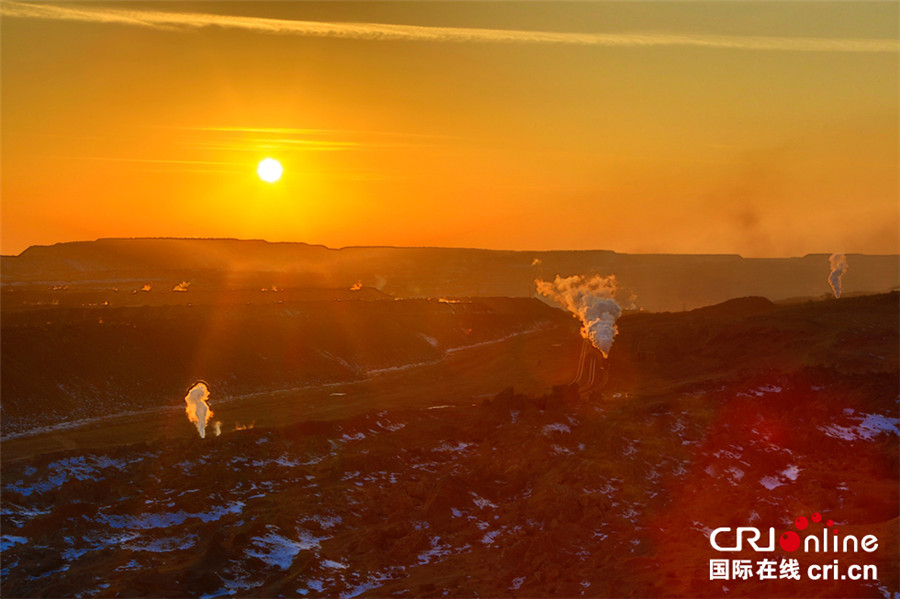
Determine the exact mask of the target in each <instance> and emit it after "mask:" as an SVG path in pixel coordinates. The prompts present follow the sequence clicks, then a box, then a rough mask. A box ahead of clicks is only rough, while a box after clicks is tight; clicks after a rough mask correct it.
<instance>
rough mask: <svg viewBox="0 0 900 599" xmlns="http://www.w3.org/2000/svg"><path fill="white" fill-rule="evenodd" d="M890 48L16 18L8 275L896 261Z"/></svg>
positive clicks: (226, 18)
mask: <svg viewBox="0 0 900 599" xmlns="http://www.w3.org/2000/svg"><path fill="white" fill-rule="evenodd" d="M898 27H900V5H898V4H897V3H894V2H885V3H879V2H867V1H862V2H837V1H828V2H818V1H788V2H768V1H761V2H740V1H728V2H726V1H719V2H699V1H696V2H684V3H682V2H677V1H672V2H643V1H630V2H471V1H470V2H418V3H407V2H378V1H375V2H365V3H352V2H326V3H314V2H252V3H250V2H127V3H124V2H119V3H115V2H84V3H77V2H70V3H23V2H14V1H6V0H4V1H3V2H2V4H0V44H2V48H0V49H2V53H0V84H2V85H0V94H2V97H0V100H2V103H0V143H2V146H0V150H2V153H0V252H2V253H3V254H5V255H9V254H17V253H19V252H21V251H23V250H24V249H25V248H27V247H28V246H30V245H35V244H41V245H46V244H52V243H56V242H62V241H75V240H88V239H96V238H100V237H163V236H165V237H236V238H254V239H267V240H270V241H303V242H308V243H320V244H325V245H328V246H331V247H343V246H349V245H397V246H444V247H480V248H492V249H521V250H547V249H610V250H615V251H618V252H633V253H737V254H741V255H743V256H746V257H750V256H753V257H778V256H802V255H805V254H807V253H814V252H828V253H831V252H854V253H855V252H861V253H870V254H888V253H898V251H900V186H898V165H900V154H898V147H900V142H898V135H900V133H898V132H900V116H898V111H900V109H898V104H900V93H898V92H900V85H898V73H900V68H898V67H900V65H898V63H900V44H898V37H900V36H898ZM267 157H271V158H275V159H277V160H279V161H280V162H281V163H282V165H283V167H284V173H283V176H282V178H281V179H280V180H279V181H278V182H276V183H266V182H264V181H261V180H260V179H259V177H258V176H257V174H256V167H257V164H258V163H259V161H260V160H262V159H264V158H267Z"/></svg>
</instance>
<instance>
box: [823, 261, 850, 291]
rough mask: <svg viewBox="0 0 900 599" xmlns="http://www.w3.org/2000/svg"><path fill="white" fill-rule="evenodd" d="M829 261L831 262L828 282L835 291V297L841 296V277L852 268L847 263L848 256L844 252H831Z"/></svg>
mask: <svg viewBox="0 0 900 599" xmlns="http://www.w3.org/2000/svg"><path fill="white" fill-rule="evenodd" d="M828 261H829V262H831V273H829V275H828V284H829V285H831V290H832V291H834V297H836V298H837V297H841V277H843V276H844V273H845V272H847V269H848V268H850V267H849V266H848V265H847V257H846V256H845V255H844V254H831V257H830V258H828Z"/></svg>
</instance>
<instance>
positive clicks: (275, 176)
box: [256, 158, 284, 183]
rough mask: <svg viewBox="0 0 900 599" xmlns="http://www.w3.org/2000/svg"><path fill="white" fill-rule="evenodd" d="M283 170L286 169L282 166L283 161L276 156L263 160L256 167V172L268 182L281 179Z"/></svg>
mask: <svg viewBox="0 0 900 599" xmlns="http://www.w3.org/2000/svg"><path fill="white" fill-rule="evenodd" d="M283 171H284V169H283V168H281V163H280V162H278V161H277V160H275V159H274V158H266V159H264V160H261V161H260V163H259V166H257V167H256V174H257V175H259V178H260V179H262V180H263V181H265V182H266V183H274V182H275V181H278V180H279V179H281V173H282V172H283Z"/></svg>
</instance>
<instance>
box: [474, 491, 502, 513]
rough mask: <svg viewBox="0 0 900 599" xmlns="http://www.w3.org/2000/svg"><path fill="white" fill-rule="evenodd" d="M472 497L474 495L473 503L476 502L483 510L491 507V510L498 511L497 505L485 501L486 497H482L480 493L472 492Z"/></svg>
mask: <svg viewBox="0 0 900 599" xmlns="http://www.w3.org/2000/svg"><path fill="white" fill-rule="evenodd" d="M470 495H472V501H474V502H475V505H477V506H478V507H480V508H481V509H484V508H486V507H491V508H494V509H497V507H498V506H497V504H496V503H494V502H492V501H490V500H487V499H485V498H484V497H482V496H481V495H479V494H478V493H475V492H474V491H471V492H470Z"/></svg>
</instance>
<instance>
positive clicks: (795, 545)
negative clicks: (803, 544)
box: [778, 518, 805, 553]
mask: <svg viewBox="0 0 900 599" xmlns="http://www.w3.org/2000/svg"><path fill="white" fill-rule="evenodd" d="M804 520H805V518H804ZM798 528H799V527H798ZM804 528H805V526H804ZM778 544H779V545H781V548H782V549H784V550H785V551H787V552H788V553H791V552H794V551H797V549H799V548H800V535H798V534H797V533H795V532H794V531H792V530H789V531H787V532H784V533H782V534H781V537H779V539H778Z"/></svg>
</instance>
